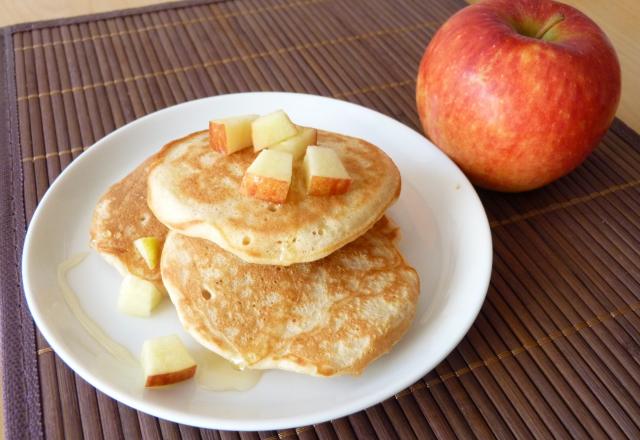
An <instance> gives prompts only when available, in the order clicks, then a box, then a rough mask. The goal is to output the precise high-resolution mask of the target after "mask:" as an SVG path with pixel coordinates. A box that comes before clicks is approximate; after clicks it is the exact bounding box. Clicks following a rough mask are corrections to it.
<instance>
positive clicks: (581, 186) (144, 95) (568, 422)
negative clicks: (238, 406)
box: [0, 0, 640, 439]
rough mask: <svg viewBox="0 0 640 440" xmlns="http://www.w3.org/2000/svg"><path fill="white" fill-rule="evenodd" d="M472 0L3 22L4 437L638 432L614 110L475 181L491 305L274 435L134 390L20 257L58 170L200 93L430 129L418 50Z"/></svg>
mask: <svg viewBox="0 0 640 440" xmlns="http://www.w3.org/2000/svg"><path fill="white" fill-rule="evenodd" d="M463 6H464V3H463V2H462V0H397V1H385V0H351V1H349V2H344V1H341V0H266V1H258V0H231V1H218V2H215V1H212V2H198V3H186V4H185V3H182V4H174V5H162V6H158V7H152V8H146V9H142V10H136V11H126V12H119V13H113V14H108V15H102V16H94V17H85V18H80V19H71V20H62V21H55V22H48V23H36V24H32V25H19V26H14V27H11V28H7V29H4V31H3V33H2V36H0V38H1V40H0V43H1V44H2V46H1V47H2V54H1V55H2V59H3V66H2V71H1V72H0V84H1V85H2V90H1V91H0V92H1V93H2V100H1V101H0V103H1V104H2V105H0V112H1V114H0V121H1V123H0V149H1V151H2V153H3V154H2V158H1V160H0V168H1V174H0V179H1V180H0V181H1V185H2V186H1V187H0V233H1V234H2V235H1V237H2V242H3V244H4V245H3V250H2V253H1V254H0V275H1V278H0V289H1V293H2V295H1V297H0V305H1V313H2V321H1V323H0V325H1V326H2V355H3V356H2V359H3V383H4V390H3V391H4V396H3V397H4V402H5V411H6V430H7V433H8V434H9V436H10V437H11V438H24V437H40V436H42V435H43V434H44V435H45V436H46V437H47V438H72V439H76V438H82V437H85V438H90V439H99V438H108V439H111V438H123V437H127V438H139V437H143V438H159V437H167V438H189V439H197V438H216V439H217V438H223V439H227V438H229V439H232V438H233V439H236V438H242V439H255V438H261V439H265V438H268V439H278V438H291V439H295V438H301V439H316V438H320V439H334V438H340V439H352V438H372V437H375V436H378V437H381V438H396V437H402V438H420V439H423V438H435V437H439V438H449V437H454V436H459V437H463V438H471V437H474V436H475V437H480V438H491V437H499V438H511V437H519V438H530V437H539V438H547V437H551V436H556V437H561V438H568V437H574V438H587V437H594V438H603V437H607V436H608V437H617V438H621V437H625V436H626V437H630V438H640V429H639V426H638V423H639V421H640V401H639V400H640V364H639V359H640V333H639V329H640V314H639V313H638V311H639V310H640V258H639V249H640V221H639V219H638V214H637V213H638V212H639V209H640V197H639V196H640V191H639V185H640V137H639V136H638V135H637V134H636V133H634V132H633V131H631V130H630V129H628V128H627V127H626V126H625V125H624V124H622V123H620V122H619V121H616V122H615V123H614V125H613V127H612V128H611V130H610V131H609V132H608V133H607V135H606V137H605V138H604V140H603V142H602V144H601V145H600V147H599V148H598V149H597V150H596V152H595V153H594V154H593V155H592V156H591V157H590V158H589V159H588V160H587V161H586V163H585V164H584V165H583V166H581V167H580V168H579V169H578V170H576V171H575V172H573V173H572V174H571V175H570V176H568V177H566V178H564V179H561V180H560V181H559V182H557V183H555V184H553V185H550V186H547V187H545V188H543V189H541V190H538V191H534V192H530V193H526V194H519V195H505V194H498V193H491V192H484V191H481V192H480V196H481V198H482V201H483V203H484V205H485V208H486V209H487V212H488V215H489V217H490V221H491V227H492V233H493V240H494V247H495V251H494V270H493V275H492V282H491V286H490V288H489V293H488V298H487V301H486V303H485V305H484V307H483V309H482V312H481V313H480V315H479V317H478V319H477V321H476V323H475V324H474V326H473V328H472V329H471V331H470V332H469V334H468V335H467V337H466V338H465V339H464V340H463V341H462V343H461V344H460V345H459V346H458V347H457V348H456V349H455V350H454V351H453V352H452V353H451V355H450V356H449V357H448V358H447V359H446V360H445V361H443V362H442V363H441V364H440V365H439V366H438V367H437V368H436V369H435V370H434V371H432V372H430V373H429V374H427V376H425V377H424V378H423V379H422V380H421V381H419V382H418V383H416V384H415V385H413V386H412V387H410V388H408V389H406V390H404V391H402V392H400V393H398V394H397V395H396V396H395V397H393V398H391V399H388V400H387V401H385V402H382V403H381V404H379V405H376V406H374V407H372V408H369V409H367V410H366V411H361V412H359V413H357V414H353V415H351V416H349V417H345V418H342V419H338V420H333V421H329V422H327V423H322V424H318V425H315V426H306V427H292V429H287V430H282V431H278V432H259V433H233V432H220V431H209V430H199V429H196V428H192V427H187V426H181V425H176V424H174V423H170V422H167V421H163V420H158V419H156V418H153V417H151V416H148V415H146V414H143V413H139V412H136V411H134V410H132V409H131V408H128V407H126V406H125V405H122V404H120V403H118V402H116V401H114V400H112V399H110V398H109V397H107V396H105V395H103V394H102V393H100V392H98V391H96V390H95V389H94V388H92V387H91V386H89V385H88V384H87V383H85V382H84V381H83V380H82V379H81V378H80V377H78V376H77V375H75V374H74V373H73V371H71V370H70V369H69V368H68V367H66V366H65V365H64V364H63V363H62V362H61V360H60V359H59V358H58V357H57V356H56V354H55V353H54V352H53V351H52V350H51V349H50V348H49V347H48V344H47V342H46V341H45V340H44V339H43V338H42V336H41V335H40V334H39V333H38V332H37V330H36V329H35V328H34V325H33V322H32V320H31V317H30V315H29V312H28V310H27V308H26V305H25V302H24V296H23V293H22V291H21V284H20V276H19V257H20V252H21V248H22V242H23V238H24V232H25V225H26V224H27V223H28V221H29V219H30V218H31V216H32V214H33V212H34V209H35V208H36V205H37V203H38V201H39V200H40V199H41V197H42V196H43V194H44V193H45V191H46V189H47V188H48V187H49V185H50V184H51V182H52V181H53V180H54V179H55V178H56V176H57V175H58V174H59V173H60V171H61V170H62V169H64V167H66V166H67V165H68V164H69V163H70V162H71V161H72V160H73V159H74V158H76V157H77V156H78V155H80V154H81V153H82V152H83V151H84V150H85V149H86V148H88V147H89V146H90V145H91V144H93V143H94V142H95V141H96V140H98V139H100V138H101V137H103V136H104V135H106V134H107V133H109V132H111V131H112V130H114V129H116V128H118V127H120V126H122V125H124V124H126V123H127V122H130V121H132V120H134V119H136V118H138V117H140V116H143V115H145V114H147V113H149V112H152V111H154V110H157V109H160V108H164V107H166V106H169V105H173V104H176V103H179V102H184V101H187V100H190V99H195V98H199V97H204V96H210V95H216V94H222V93H232V92H244V91H255V90H286V91H296V92H307V93H315V94H321V95H327V96H334V97H337V98H341V99H346V100H349V101H353V102H357V103H360V104H363V105H365V106H367V107H371V108H374V109H376V110H379V111H381V112H383V113H386V114H388V115H390V116H392V117H394V118H396V119H398V120H400V121H402V122H404V123H406V124H408V125H410V126H413V127H416V128H418V127H419V125H418V121H417V117H416V111H415V106H414V87H415V82H414V78H415V75H416V70H417V65H418V62H419V60H420V57H421V55H422V51H423V49H424V47H425V45H426V43H427V41H428V40H429V38H430V37H431V35H432V34H433V32H434V31H435V29H437V28H438V26H439V25H440V24H441V23H442V22H444V21H445V20H446V18H447V17H448V16H450V15H451V14H452V13H453V12H454V11H456V10H457V9H459V8H461V7H463Z"/></svg>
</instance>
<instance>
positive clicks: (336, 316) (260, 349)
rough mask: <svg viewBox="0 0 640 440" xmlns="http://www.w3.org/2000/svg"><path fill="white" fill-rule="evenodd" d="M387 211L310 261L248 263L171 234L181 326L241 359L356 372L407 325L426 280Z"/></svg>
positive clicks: (167, 254)
mask: <svg viewBox="0 0 640 440" xmlns="http://www.w3.org/2000/svg"><path fill="white" fill-rule="evenodd" d="M396 237H397V228H396V227H395V226H393V225H392V224H391V223H390V222H389V221H388V220H387V219H386V217H385V218H383V219H381V220H380V221H378V222H377V223H376V225H375V226H374V227H373V228H371V229H370V230H369V231H368V232H367V233H365V234H364V235H363V236H361V237H360V238H358V239H357V240H355V241H353V242H351V243H350V244H348V245H346V246H344V247H343V248H341V249H340V250H338V251H336V252H334V253H332V254H331V255H329V256H328V257H326V258H323V259H321V260H318V261H314V262H311V263H302V264H295V265H291V266H288V267H282V266H269V265H259V264H251V263H246V262H244V261H242V260H240V259H239V258H237V257H236V256H234V255H233V254H231V253H229V252H226V251H225V250H223V249H222V248H220V247H219V246H217V245H215V244H214V243H212V242H210V241H207V240H203V239H199V238H191V237H187V236H184V235H181V234H179V233H176V232H173V231H172V232H170V233H169V235H168V237H167V240H166V242H165V246H164V251H163V253H162V260H161V267H162V278H163V281H164V283H165V287H166V288H167V291H168V292H169V295H170V297H171V301H172V302H173V304H174V305H175V307H176V309H177V311H178V316H179V318H180V321H181V322H182V325H183V327H184V328H185V329H186V330H187V331H188V332H189V333H190V334H191V335H192V336H193V337H194V338H195V339H196V340H197V341H198V342H200V343H201V344H202V345H204V346H205V347H207V348H208V349H210V350H212V351H214V352H216V353H218V354H219V355H221V356H223V357H224V358H226V359H228V360H230V361H232V362H233V363H235V364H236V365H239V366H241V367H247V368H254V369H270V368H278V369H283V370H289V371H295V372H299V373H305V374H311V375H317V376H332V375H336V374H359V373H361V372H362V370H363V369H364V368H365V367H366V366H367V365H368V364H369V363H371V362H372V361H373V360H375V359H376V358H378V357H379V356H381V355H382V354H384V353H386V352H387V351H388V350H389V349H390V348H391V347H392V346H393V345H394V344H395V343H396V342H397V341H398V340H399V339H400V338H401V337H402V335H403V334H404V333H405V332H406V331H407V329H408V328H409V325H410V323H411V321H412V319H413V316H414V314H415V310H416V304H417V301H418V294H419V279H418V275H417V273H416V271H415V270H414V269H413V268H411V267H410V266H408V265H407V264H406V263H405V261H404V260H403V258H402V255H401V254H400V252H399V251H398V250H397V249H396V247H395V244H394V242H395V240H396Z"/></svg>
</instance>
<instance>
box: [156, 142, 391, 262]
mask: <svg viewBox="0 0 640 440" xmlns="http://www.w3.org/2000/svg"><path fill="white" fill-rule="evenodd" d="M208 141H209V137H208V134H207V132H205V131H202V132H197V133H193V134H191V135H189V136H186V137H184V138H182V139H178V140H176V141H174V142H171V143H170V144H168V145H166V146H165V147H164V148H163V149H162V150H161V151H160V153H158V160H157V162H155V164H154V165H153V167H152V169H151V171H150V173H149V193H148V202H149V207H150V208H151V210H152V211H153V213H154V214H155V215H156V217H157V218H158V220H160V221H161V222H162V223H164V224H165V225H167V226H168V227H169V228H170V229H172V230H175V231H178V232H180V233H182V234H184V235H188V236H191V237H199V238H204V239H206V240H209V241H212V242H214V243H215V244H217V245H218V246H220V247H222V248H223V249H225V250H227V251H229V252H231V253H233V254H234V255H236V256H237V257H239V258H241V259H242V260H244V261H247V262H250V263H257V264H272V265H281V266H288V265H290V264H295V263H301V262H308V261H314V260H318V259H320V258H322V257H325V256H327V255H329V254H331V253H332V252H334V251H336V250H337V249H339V248H341V247H342V246H344V245H345V244H347V243H349V242H351V241H353V240H355V239H356V238H358V237H359V236H360V235H362V234H363V233H364V232H366V231H367V230H368V229H369V228H371V227H372V226H373V225H374V224H375V223H376V221H378V220H379V219H380V218H381V217H382V216H383V215H384V213H385V211H386V210H387V208H388V207H389V205H391V204H392V203H393V202H394V201H395V200H396V199H397V198H398V195H399V194H400V173H399V171H398V168H397V167H396V166H395V164H394V163H393V161H392V160H391V158H390V157H389V156H387V155H386V154H385V153H384V152H383V151H382V150H381V149H380V148H378V147H376V146H375V145H372V144H370V143H368V142H366V141H364V140H361V139H356V138H353V137H349V136H345V135H341V134H337V133H330V132H326V131H318V142H317V144H318V145H321V146H324V147H328V148H332V149H333V150H334V151H336V153H337V154H338V156H339V157H340V159H341V160H342V162H343V164H344V165H345V167H346V169H347V171H348V172H349V174H350V176H351V178H352V179H353V182H352V184H351V187H350V189H349V191H347V192H346V193H345V194H341V195H334V196H328V197H322V196H309V195H307V193H306V192H307V191H306V186H305V181H304V172H303V170H302V161H296V162H295V163H294V166H293V177H292V181H291V187H290V189H289V194H288V196H287V200H286V201H285V202H284V203H282V204H273V203H269V202H265V201H261V200H257V199H255V198H252V197H248V196H245V195H243V194H241V193H240V183H241V180H242V176H243V174H244V172H245V170H246V169H247V167H248V166H249V165H250V164H251V162H252V161H253V160H254V159H255V157H256V153H254V152H253V150H252V149H251V148H246V149H244V150H242V151H239V152H237V153H234V154H231V155H228V156H225V155H222V154H220V153H217V152H215V151H213V150H212V149H211V148H209V145H208Z"/></svg>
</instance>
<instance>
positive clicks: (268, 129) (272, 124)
mask: <svg viewBox="0 0 640 440" xmlns="http://www.w3.org/2000/svg"><path fill="white" fill-rule="evenodd" d="M296 134H298V129H297V128H296V126H295V124H294V123H293V122H291V120H290V119H289V116H287V114H286V113H285V112H284V111H282V110H278V111H276V112H273V113H269V114H268V115H264V116H260V117H259V118H258V119H256V120H255V121H253V123H252V124H251V135H252V139H253V150H254V151H260V150H262V149H263V148H267V147H268V146H270V145H274V144H277V143H278V142H281V141H283V140H285V139H288V138H290V137H293V136H295V135H296Z"/></svg>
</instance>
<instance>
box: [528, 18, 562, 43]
mask: <svg viewBox="0 0 640 440" xmlns="http://www.w3.org/2000/svg"><path fill="white" fill-rule="evenodd" d="M562 20H564V15H563V14H560V13H558V14H554V15H553V16H552V17H551V18H550V19H548V20H547V22H546V23H545V24H544V26H542V28H540V30H539V31H538V33H537V34H536V36H535V38H537V39H539V40H540V39H543V38H544V36H545V34H546V33H547V32H548V31H549V30H550V29H551V28H552V27H554V26H555V25H557V24H558V23H560V22H561V21H562Z"/></svg>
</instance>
